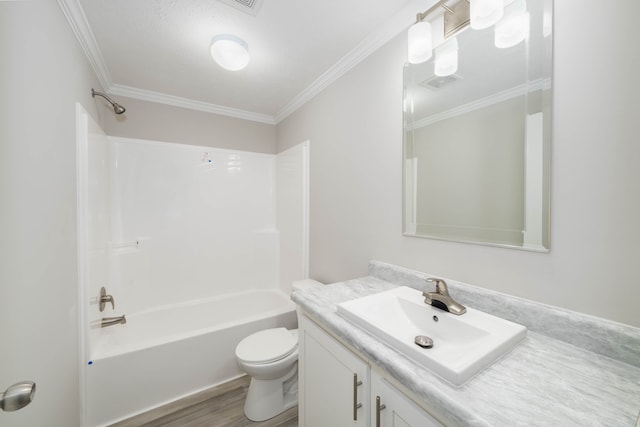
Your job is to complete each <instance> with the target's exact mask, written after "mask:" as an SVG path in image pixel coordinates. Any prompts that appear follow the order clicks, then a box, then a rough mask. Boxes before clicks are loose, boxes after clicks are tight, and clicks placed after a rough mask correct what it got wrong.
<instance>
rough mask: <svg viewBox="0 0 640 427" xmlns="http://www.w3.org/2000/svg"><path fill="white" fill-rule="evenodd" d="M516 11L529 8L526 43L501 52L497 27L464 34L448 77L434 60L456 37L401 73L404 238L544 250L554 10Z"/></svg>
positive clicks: (545, 3) (535, 6)
mask: <svg viewBox="0 0 640 427" xmlns="http://www.w3.org/2000/svg"><path fill="white" fill-rule="evenodd" d="M462 1H466V0H462ZM451 3H453V4H455V2H451ZM505 3H506V4H507V6H505V18H506V17H507V16H508V10H509V9H508V8H509V4H510V3H511V2H509V1H508V0H507V1H505ZM513 3H514V4H515V3H519V4H520V5H522V4H525V5H526V9H527V11H528V13H529V17H530V21H529V31H530V35H529V37H528V39H525V40H524V41H522V42H520V43H518V44H516V45H514V46H511V47H506V48H498V47H496V45H500V41H499V39H498V38H497V37H496V35H495V28H494V27H490V28H486V29H482V30H474V29H470V28H468V27H467V28H464V29H463V30H462V31H461V32H458V33H457V34H455V39H456V43H457V48H458V50H457V53H458V57H457V61H458V65H457V70H456V71H455V72H453V73H452V74H449V75H446V76H438V75H436V73H434V59H437V58H438V54H439V52H441V51H443V50H447V49H448V50H451V49H450V48H447V45H450V44H451V40H452V39H453V38H454V37H453V36H452V37H449V38H447V40H446V41H443V37H442V36H440V41H439V45H440V46H438V43H437V42H434V52H435V55H434V57H433V58H432V59H431V60H429V61H427V62H424V63H421V64H407V65H405V68H404V106H403V108H404V233H405V235H410V236H420V237H430V238H437V239H445V240H454V241H461V242H471V243H483V244H490V245H500V246H508V247H515V248H522V249H528V250H534V251H547V250H548V248H549V151H550V144H551V142H550V141H551V127H550V125H551V123H550V121H551V46H552V42H551V10H552V1H551V0H529V1H528V2H527V3H524V2H513ZM449 6H451V5H449ZM505 18H503V19H505ZM438 19H440V20H441V21H442V17H441V16H438V12H434V16H433V17H431V16H430V17H429V18H427V20H431V21H432V22H437V21H438ZM499 24H500V23H498V24H496V26H497V25H499ZM432 27H434V25H432ZM432 31H433V30H432ZM440 57H441V58H442V57H443V56H442V55H440ZM438 74H443V73H438ZM445 74H446V73H445Z"/></svg>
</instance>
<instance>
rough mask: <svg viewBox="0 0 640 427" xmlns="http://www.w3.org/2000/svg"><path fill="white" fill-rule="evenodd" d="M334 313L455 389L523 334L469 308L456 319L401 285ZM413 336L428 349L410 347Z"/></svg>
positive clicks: (515, 326)
mask: <svg viewBox="0 0 640 427" xmlns="http://www.w3.org/2000/svg"><path fill="white" fill-rule="evenodd" d="M452 296H453V297H454V298H455V295H452ZM338 314H340V315H341V316H342V317H344V318H345V319H347V320H349V321H351V322H352V323H354V324H356V325H357V326H359V327H361V328H362V329H365V330H366V331H367V332H369V333H370V334H372V335H373V336H375V337H378V338H380V339H381V340H382V341H384V342H385V343H386V344H388V345H389V346H391V347H393V348H395V349H396V350H398V351H400V352H401V353H403V354H405V355H406V356H407V357H410V358H411V359H413V360H415V361H416V362H417V363H419V364H420V365H422V366H424V367H425V368H427V369H429V370H430V371H432V372H434V373H435V374H437V375H439V376H440V377H442V378H444V379H445V380H447V381H449V382H451V383H452V384H454V385H462V384H463V383H464V382H465V381H467V380H468V379H469V378H471V377H472V376H473V375H475V374H477V373H478V372H480V371H481V370H482V369H484V368H486V367H487V366H489V365H491V364H492V363H493V362H495V361H496V360H497V359H498V358H499V357H500V356H501V355H503V354H504V353H506V352H507V351H509V350H510V349H512V348H513V347H515V346H516V345H517V344H518V343H519V342H520V341H521V340H522V339H524V337H525V336H526V334H527V328H525V327H524V326H522V325H518V324H517V323H513V322H510V321H508V320H504V319H501V318H499V317H496V316H492V315H490V314H487V313H484V312H482V311H478V310H474V309H472V308H469V307H467V312H466V313H465V314H462V315H460V316H457V315H455V314H451V313H448V312H446V311H443V310H440V309H438V308H435V307H432V306H430V305H427V304H425V303H424V297H423V296H422V292H420V291H418V290H416V289H413V288H409V287H405V286H403V287H399V288H396V289H392V290H389V291H385V292H381V293H379V294H375V295H370V296H367V297H363V298H358V299H355V300H352V301H347V302H344V303H341V304H338ZM434 316H435V317H434ZM436 318H437V321H436V320H435V319H436ZM418 335H424V336H427V337H429V338H431V339H432V340H433V347H432V348H422V347H419V346H418V345H417V344H415V338H416V336H418Z"/></svg>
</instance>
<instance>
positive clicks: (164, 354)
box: [85, 290, 297, 427]
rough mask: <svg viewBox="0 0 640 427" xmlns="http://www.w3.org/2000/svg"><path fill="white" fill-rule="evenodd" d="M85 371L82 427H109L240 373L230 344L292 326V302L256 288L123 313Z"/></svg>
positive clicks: (293, 324) (98, 346)
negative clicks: (121, 321) (122, 320)
mask: <svg viewBox="0 0 640 427" xmlns="http://www.w3.org/2000/svg"><path fill="white" fill-rule="evenodd" d="M126 317H127V324H126V325H116V326H111V327H109V328H108V330H107V329H105V330H104V332H106V333H105V334H104V336H103V337H102V338H101V339H100V342H99V343H98V344H97V346H96V349H95V351H94V353H93V355H92V358H91V360H89V361H87V363H86V365H85V369H86V388H85V389H86V414H85V418H86V425H87V426H88V427H97V426H104V425H109V424H112V423H114V422H116V421H119V420H122V419H125V418H128V417H131V416H133V415H136V414H139V413H141V412H144V411H147V410H149V409H152V408H154V407H157V406H160V405H163V404H166V403H168V402H171V401H173V400H176V399H179V398H182V397H184V396H188V395H190V394H193V393H196V392H198V391H201V390H204V389H207V388H209V387H212V386H215V385H217V384H221V383H224V382H226V381H229V380H231V379H234V378H237V377H238V376H240V375H242V374H243V372H242V371H241V370H240V368H239V367H238V365H237V363H236V358H235V347H236V345H237V344H238V342H240V340H242V339H243V338H244V337H246V336H247V335H249V334H251V333H253V332H255V331H258V330H261V329H266V328H274V327H280V326H284V327H287V328H295V327H296V324H297V322H296V315H295V305H294V304H293V302H291V300H290V299H289V296H288V295H286V294H284V293H282V292H279V291H267V290H257V291H252V292H251V291H250V292H242V293H237V294H231V295H225V296H221V297H216V298H214V299H209V300H204V301H197V302H193V303H185V304H180V305H176V306H171V307H166V306H165V307H161V308H158V309H154V310H152V311H147V312H142V313H136V314H128V315H127V316H126Z"/></svg>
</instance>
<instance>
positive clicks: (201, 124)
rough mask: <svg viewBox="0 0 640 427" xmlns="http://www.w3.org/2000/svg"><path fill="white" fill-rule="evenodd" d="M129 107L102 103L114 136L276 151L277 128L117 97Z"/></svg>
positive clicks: (108, 128)
mask: <svg viewBox="0 0 640 427" xmlns="http://www.w3.org/2000/svg"><path fill="white" fill-rule="evenodd" d="M113 98H114V99H116V100H117V102H118V103H120V104H122V105H124V106H125V107H126V108H127V112H126V113H125V114H123V115H121V116H116V115H115V114H113V110H111V109H109V108H108V104H106V102H101V106H104V108H100V111H99V114H100V119H101V121H102V122H103V124H104V131H105V132H106V134H107V135H110V136H122V137H127V138H140V139H151V140H156V141H166V142H175V143H178V144H192V145H204V146H210V147H216V148H227V149H233V150H242V151H255V152H258V153H267V154H275V153H276V127H275V126H274V125H268V124H264V123H258V122H252V121H248V120H241V119H235V118H232V117H226V116H220V115H215V114H210V113H205V112H201V111H195V110H189V109H186V108H179V107H173V106H169V105H164V104H157V103H154V102H147V101H140V100H137V99H131V98H125V97H118V96H114V97H113Z"/></svg>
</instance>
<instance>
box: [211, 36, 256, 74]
mask: <svg viewBox="0 0 640 427" xmlns="http://www.w3.org/2000/svg"><path fill="white" fill-rule="evenodd" d="M211 56H212V57H213V60H214V61H216V63H217V64H218V65H219V66H221V67H222V68H224V69H225V70H229V71H238V70H242V69H243V68H245V67H246V66H247V65H248V64H249V59H250V58H249V46H248V45H247V42H245V41H244V40H242V39H241V38H240V37H237V36H234V35H231V34H218V35H217V36H215V37H214V38H213V40H212V41H211Z"/></svg>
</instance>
